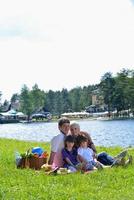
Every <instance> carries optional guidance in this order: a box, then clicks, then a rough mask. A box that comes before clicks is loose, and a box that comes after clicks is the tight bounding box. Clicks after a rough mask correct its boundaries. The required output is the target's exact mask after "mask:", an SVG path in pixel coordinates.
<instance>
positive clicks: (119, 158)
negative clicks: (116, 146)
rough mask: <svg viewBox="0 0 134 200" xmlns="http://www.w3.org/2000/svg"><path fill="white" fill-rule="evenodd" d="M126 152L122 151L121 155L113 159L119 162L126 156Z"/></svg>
mask: <svg viewBox="0 0 134 200" xmlns="http://www.w3.org/2000/svg"><path fill="white" fill-rule="evenodd" d="M127 153H128V151H127V150H124V151H122V152H121V153H119V154H118V155H117V156H115V157H114V159H115V160H121V159H122V158H124V157H125V156H126V155H127Z"/></svg>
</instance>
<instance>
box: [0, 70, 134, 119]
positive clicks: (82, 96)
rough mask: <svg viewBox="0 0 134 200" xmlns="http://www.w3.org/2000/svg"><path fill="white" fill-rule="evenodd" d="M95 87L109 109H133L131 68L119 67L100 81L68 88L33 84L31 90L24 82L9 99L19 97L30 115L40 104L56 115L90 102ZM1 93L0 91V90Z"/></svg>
mask: <svg viewBox="0 0 134 200" xmlns="http://www.w3.org/2000/svg"><path fill="white" fill-rule="evenodd" d="M95 90H97V91H99V95H100V97H101V98H102V102H103V99H104V104H105V105H107V107H108V111H109V115H110V111H112V110H117V114H118V115H119V114H120V112H121V111H122V110H131V112H133V113H134V101H133V99H134V70H128V69H122V70H121V71H120V72H118V73H117V74H116V75H115V76H113V75H112V74H111V72H107V73H105V74H104V75H103V76H102V78H101V81H100V84H98V85H97V84H96V85H89V86H84V87H76V88H73V89H71V90H67V89H65V88H63V89H62V90H61V91H52V90H49V91H47V92H44V91H43V90H40V89H39V87H38V85H37V84H35V85H34V86H33V87H32V89H31V90H29V88H28V87H27V86H26V85H24V86H23V88H22V90H21V93H20V95H19V94H14V95H13V96H12V98H11V103H12V102H14V101H16V100H19V101H20V107H21V110H22V111H23V112H24V113H25V114H27V115H29V116H30V114H32V113H33V112H36V111H39V110H40V109H41V108H44V109H45V110H47V111H49V112H51V113H52V114H53V115H58V116H60V115H61V113H64V112H79V111H82V110H85V108H86V107H88V106H90V105H91V104H92V94H93V93H94V91H95ZM0 96H1V93H0Z"/></svg>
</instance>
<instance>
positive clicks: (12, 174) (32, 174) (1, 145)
mask: <svg viewBox="0 0 134 200" xmlns="http://www.w3.org/2000/svg"><path fill="white" fill-rule="evenodd" d="M35 146H41V147H43V148H44V149H46V150H48V151H49V144H47V143H35V142H34V143H33V142H22V141H16V140H7V139H0V200H106V199H107V200H134V165H132V166H128V167H127V168H123V167H118V168H111V169H110V168H109V169H105V170H103V171H98V172H94V173H90V174H80V173H77V174H69V175H57V176H52V175H51V176H47V175H44V173H43V172H42V171H39V172H37V171H34V170H31V169H16V167H15V161H14V152H15V151H16V150H17V151H19V152H25V151H26V150H27V149H28V148H29V147H35ZM120 150H122V149H121V148H119V147H117V148H104V147H100V148H98V152H100V151H106V152H108V153H109V154H111V155H116V154H117V153H119V152H120ZM129 153H130V154H132V155H133V156H134V149H130V150H129Z"/></svg>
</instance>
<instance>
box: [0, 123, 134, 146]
mask: <svg viewBox="0 0 134 200" xmlns="http://www.w3.org/2000/svg"><path fill="white" fill-rule="evenodd" d="M79 124H80V126H81V130H83V131H87V132H88V133H90V135H91V137H92V139H93V141H94V143H95V145H99V146H122V147H127V146H134V120H117V121H116V120H115V121H99V120H94V121H89V120H82V121H79ZM58 133H59V131H58V128H57V123H56V122H48V123H47V122H45V123H39V122H38V123H29V124H27V123H25V124H22V123H19V124H0V137H1V138H12V139H18V140H26V141H47V142H49V141H50V140H51V139H52V138H53V136H55V135H57V134H58Z"/></svg>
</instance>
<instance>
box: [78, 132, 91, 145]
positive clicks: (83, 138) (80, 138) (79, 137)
mask: <svg viewBox="0 0 134 200" xmlns="http://www.w3.org/2000/svg"><path fill="white" fill-rule="evenodd" d="M82 142H88V139H87V138H86V137H84V136H83V135H78V137H77V144H78V146H80V145H81V143H82Z"/></svg>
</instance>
